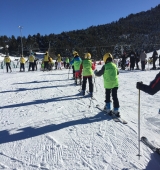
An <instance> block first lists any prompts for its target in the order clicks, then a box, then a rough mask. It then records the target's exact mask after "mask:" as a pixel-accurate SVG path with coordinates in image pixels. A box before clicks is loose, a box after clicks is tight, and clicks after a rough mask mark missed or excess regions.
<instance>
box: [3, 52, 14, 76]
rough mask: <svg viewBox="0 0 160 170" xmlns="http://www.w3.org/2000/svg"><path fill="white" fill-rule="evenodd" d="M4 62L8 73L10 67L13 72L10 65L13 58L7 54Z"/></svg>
mask: <svg viewBox="0 0 160 170" xmlns="http://www.w3.org/2000/svg"><path fill="white" fill-rule="evenodd" d="M4 63H5V64H6V69H7V73H8V68H9V69H10V72H12V69H11V66H10V63H11V59H10V57H9V55H6V56H5V58H4Z"/></svg>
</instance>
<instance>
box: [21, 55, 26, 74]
mask: <svg viewBox="0 0 160 170" xmlns="http://www.w3.org/2000/svg"><path fill="white" fill-rule="evenodd" d="M25 62H26V59H25V58H24V57H23V55H22V56H21V58H20V72H21V71H22V69H23V71H25V67H24V64H25Z"/></svg>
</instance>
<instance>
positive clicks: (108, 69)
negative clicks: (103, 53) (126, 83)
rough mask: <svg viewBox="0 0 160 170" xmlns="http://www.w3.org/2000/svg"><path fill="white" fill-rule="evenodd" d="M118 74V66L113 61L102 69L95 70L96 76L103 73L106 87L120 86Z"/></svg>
mask: <svg viewBox="0 0 160 170" xmlns="http://www.w3.org/2000/svg"><path fill="white" fill-rule="evenodd" d="M118 74H119V72H118V69H117V66H116V65H115V64H114V63H113V62H107V63H106V64H105V65H104V66H103V67H102V68H101V70H100V71H97V72H95V75H96V76H101V75H103V80H104V88H105V89H112V88H114V87H118V86H119V82H118Z"/></svg>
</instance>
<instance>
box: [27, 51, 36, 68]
mask: <svg viewBox="0 0 160 170" xmlns="http://www.w3.org/2000/svg"><path fill="white" fill-rule="evenodd" d="M28 60H29V68H28V71H30V69H31V68H32V71H34V60H35V56H34V53H31V54H30V55H29V57H28Z"/></svg>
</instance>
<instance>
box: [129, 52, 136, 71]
mask: <svg viewBox="0 0 160 170" xmlns="http://www.w3.org/2000/svg"><path fill="white" fill-rule="evenodd" d="M128 57H130V70H134V67H135V61H136V53H135V52H134V50H132V51H131V52H130V53H129V55H128Z"/></svg>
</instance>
